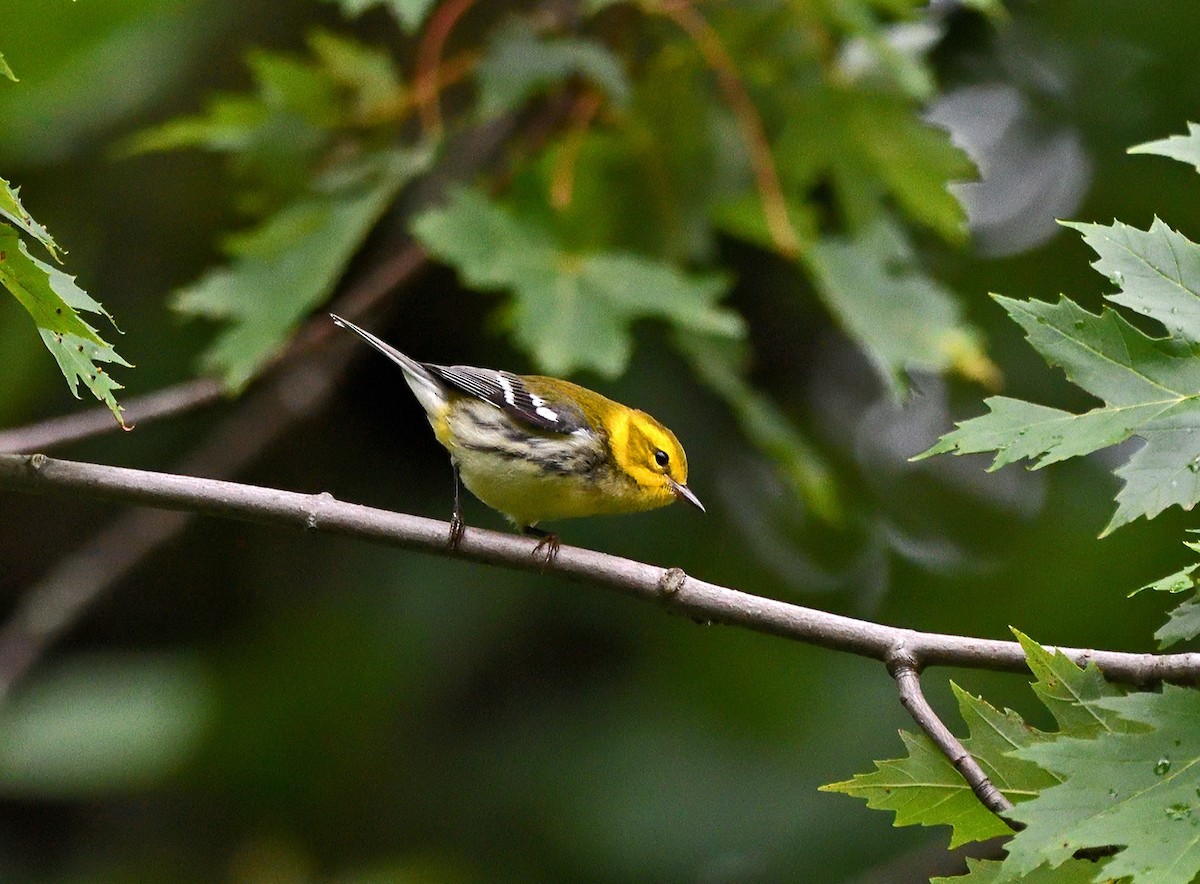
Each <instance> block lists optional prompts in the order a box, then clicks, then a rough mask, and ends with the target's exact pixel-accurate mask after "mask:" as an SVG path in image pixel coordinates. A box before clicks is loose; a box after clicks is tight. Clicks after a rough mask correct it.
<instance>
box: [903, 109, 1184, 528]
mask: <svg viewBox="0 0 1200 884" xmlns="http://www.w3.org/2000/svg"><path fill="white" fill-rule="evenodd" d="M1198 143H1200V129H1197V128H1196V127H1195V126H1192V127H1191V132H1190V134H1189V135H1188V136H1186V137H1184V138H1178V139H1175V138H1170V139H1166V140H1164V141H1160V142H1152V143H1151V144H1147V145H1142V146H1141V147H1139V148H1135V150H1136V151H1140V152H1149V153H1162V154H1164V155H1167V156H1173V157H1176V158H1179V159H1186V160H1188V161H1190V160H1191V158H1192V152H1193V151H1194V150H1195V149H1196V147H1197V144H1198ZM1197 168H1198V169H1200V165H1198V166H1197ZM1067 226H1069V227H1072V228H1074V229H1076V230H1078V231H1079V232H1080V233H1081V234H1082V235H1083V239H1084V242H1086V243H1087V244H1088V245H1089V246H1090V247H1091V248H1092V249H1093V250H1094V251H1095V252H1096V254H1097V256H1098V260H1096V261H1095V262H1094V263H1093V265H1092V266H1093V267H1094V268H1095V269H1096V270H1097V271H1098V272H1100V273H1102V274H1104V275H1105V276H1107V277H1108V278H1109V279H1110V280H1111V281H1112V282H1113V283H1114V284H1115V285H1116V286H1117V287H1118V289H1119V291H1117V292H1115V293H1112V294H1108V295H1106V296H1105V297H1106V298H1107V299H1108V300H1109V301H1111V302H1112V303H1114V304H1119V305H1121V306H1124V307H1128V308H1129V309H1131V310H1134V311H1136V312H1137V313H1140V314H1142V315H1144V316H1147V317H1149V318H1151V319H1154V320H1156V321H1157V322H1158V323H1160V324H1161V325H1162V326H1163V327H1164V328H1165V329H1166V332H1167V333H1166V335H1165V336H1164V337H1152V336H1151V335H1148V334H1146V333H1145V332H1143V331H1141V330H1140V329H1139V328H1137V327H1135V326H1134V325H1132V324H1131V323H1129V322H1128V321H1127V320H1126V319H1124V318H1123V317H1122V316H1121V315H1120V314H1119V313H1117V312H1115V311H1113V310H1111V309H1108V308H1105V309H1104V310H1102V311H1101V313H1100V314H1099V315H1096V314H1092V313H1089V312H1088V311H1086V310H1084V309H1083V308H1081V307H1079V306H1078V305H1077V304H1075V303H1074V302H1072V301H1069V300H1067V299H1066V298H1061V299H1060V300H1059V302H1058V303H1057V304H1046V303H1042V302H1039V301H1016V300H1013V299H1010V298H1003V297H1000V296H994V297H996V300H997V301H998V302H999V303H1000V305H1001V306H1002V307H1004V309H1005V310H1007V311H1008V314H1009V316H1011V317H1012V318H1013V319H1014V320H1015V321H1016V322H1017V323H1018V324H1020V325H1021V326H1022V327H1023V328H1024V329H1025V333H1026V337H1027V339H1028V340H1029V343H1030V344H1031V345H1032V346H1033V347H1034V349H1036V350H1037V351H1038V352H1039V353H1041V354H1042V356H1043V357H1044V358H1045V359H1046V360H1047V361H1048V362H1049V363H1050V364H1051V365H1058V366H1061V367H1062V369H1063V370H1064V372H1065V373H1066V376H1067V378H1068V380H1070V381H1072V382H1073V383H1075V384H1077V385H1078V386H1080V387H1082V388H1083V389H1084V390H1086V391H1087V392H1089V393H1091V394H1092V395H1094V396H1095V397H1097V398H1098V399H1100V400H1101V401H1102V402H1103V403H1104V404H1103V405H1102V406H1100V407H1097V408H1093V409H1092V410H1091V411H1088V412H1085V413H1084V414H1073V413H1071V412H1068V411H1063V410H1061V409H1057V408H1049V407H1046V406H1043V405H1037V404H1034V403H1031V402H1023V401H1021V400H1018V399H1010V398H1007V397H1002V396H997V397H993V398H991V399H989V400H987V402H986V404H987V406H988V408H989V410H990V413H989V414H986V415H983V416H982V417H977V418H973V419H971V420H968V421H964V422H962V423H960V424H959V425H958V428H957V429H956V430H954V431H953V432H951V433H948V434H946V435H945V436H943V437H942V438H941V439H940V440H939V441H938V443H937V444H936V445H934V446H933V447H932V448H930V449H929V450H928V451H926V452H924V453H923V454H921V455H919V456H918V457H928V456H929V455H932V454H940V453H945V452H954V453H956V454H965V453H969V452H982V451H994V452H996V457H995V459H994V461H993V464H992V468H993V469H996V468H999V467H1001V466H1003V465H1004V464H1007V463H1011V462H1013V461H1017V460H1022V459H1029V460H1032V461H1033V468H1034V469H1038V468H1040V467H1044V466H1046V465H1048V464H1051V463H1055V462H1057V461H1060V460H1064V459H1066V458H1069V457H1078V456H1079V455H1083V454H1090V453H1091V452H1093V451H1097V450H1099V449H1101V448H1107V447H1109V446H1111V445H1116V444H1119V443H1121V442H1124V441H1125V440H1126V439H1128V438H1130V437H1131V436H1137V437H1139V438H1141V439H1143V440H1144V441H1145V443H1146V444H1145V445H1144V446H1143V447H1142V448H1141V449H1140V450H1138V451H1137V452H1136V453H1135V454H1134V455H1133V456H1132V457H1131V458H1130V459H1129V461H1128V462H1127V463H1126V464H1125V465H1124V466H1122V467H1120V468H1119V469H1118V470H1117V471H1116V472H1117V475H1118V476H1120V477H1121V478H1122V479H1124V485H1123V486H1122V488H1121V490H1120V492H1119V493H1118V494H1117V509H1116V512H1115V513H1114V514H1113V517H1112V519H1111V520H1110V521H1109V524H1108V526H1107V527H1106V528H1105V529H1104V532H1103V533H1104V534H1107V533H1109V532H1111V531H1113V530H1114V529H1115V528H1118V527H1120V526H1121V525H1124V524H1125V523H1127V522H1130V521H1132V520H1133V519H1136V518H1138V517H1139V516H1146V517H1147V518H1152V517H1153V516H1155V515H1157V514H1158V513H1160V512H1162V510H1164V509H1166V508H1167V507H1169V506H1172V505H1178V506H1181V507H1183V508H1184V509H1191V508H1192V507H1193V506H1194V505H1195V504H1196V502H1197V501H1198V500H1200V432H1197V430H1200V359H1197V355H1200V246H1198V245H1197V244H1196V243H1194V242H1192V241H1191V240H1189V239H1188V238H1187V237H1185V236H1184V235H1183V234H1181V233H1179V232H1177V231H1175V230H1172V229H1171V228H1170V227H1168V226H1167V225H1166V224H1164V223H1163V222H1162V221H1160V220H1158V219H1157V218H1155V219H1154V222H1153V223H1152V224H1151V226H1150V228H1149V229H1148V230H1139V229H1137V228H1135V227H1130V226H1128V225H1126V224H1122V223H1121V222H1119V221H1118V222H1114V223H1113V224H1111V225H1101V224H1068V225H1067Z"/></svg>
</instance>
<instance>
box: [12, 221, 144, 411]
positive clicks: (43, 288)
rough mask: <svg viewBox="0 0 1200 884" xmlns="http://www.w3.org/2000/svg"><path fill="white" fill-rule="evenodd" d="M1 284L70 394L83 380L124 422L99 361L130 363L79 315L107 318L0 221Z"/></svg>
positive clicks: (114, 384) (117, 387) (71, 279)
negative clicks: (28, 321) (27, 318)
mask: <svg viewBox="0 0 1200 884" xmlns="http://www.w3.org/2000/svg"><path fill="white" fill-rule="evenodd" d="M0 286H3V287H4V288H6V289H8V290H9V292H11V293H12V295H13V297H15V298H16V299H17V301H18V302H19V303H20V304H21V306H22V307H24V308H25V310H26V311H27V312H28V313H29V315H30V317H31V318H32V319H33V321H34V324H35V325H37V328H38V332H39V333H40V334H41V337H42V341H43V343H45V345H46V349H48V350H49V351H50V353H51V355H52V356H54V360H55V361H56V362H57V363H58V367H59V369H60V370H61V371H62V373H63V377H65V378H66V379H67V385H68V386H69V387H70V389H71V393H72V395H74V396H76V397H78V396H79V384H80V383H81V382H82V383H83V385H84V386H85V387H87V388H88V390H90V391H91V393H92V395H94V396H95V397H96V398H97V399H99V400H100V401H101V402H103V403H104V404H105V405H107V406H108V408H109V410H110V411H111V412H112V413H113V417H115V418H116V419H117V421H119V422H120V423H121V425H122V426H124V421H123V420H122V419H121V406H120V405H118V404H117V400H116V396H115V392H116V391H117V390H120V389H121V385H120V384H119V383H117V382H116V381H115V380H113V378H112V376H111V375H109V374H108V373H107V372H106V371H105V370H104V368H103V367H102V365H100V364H99V363H105V364H111V363H115V364H117V365H124V366H127V367H128V366H129V363H128V362H126V361H125V360H124V359H122V358H121V357H120V356H119V355H117V352H116V350H114V349H113V347H112V345H111V344H109V343H108V342H106V341H105V340H104V339H103V338H101V337H100V335H99V334H98V333H97V331H96V329H94V328H92V326H90V325H89V324H88V323H86V322H85V321H84V320H83V318H82V317H81V316H80V315H79V311H85V312H90V313H99V314H101V315H102V316H104V317H106V318H107V319H109V320H110V321H111V319H112V317H111V316H109V315H108V312H107V311H106V310H105V309H104V308H103V307H102V306H100V304H99V302H98V301H96V300H94V299H93V298H92V297H91V296H89V295H88V294H87V292H85V291H84V290H83V289H81V288H80V287H79V286H78V285H76V284H75V278H74V277H72V276H68V275H67V274H65V273H63V272H62V271H61V270H59V269H58V268H56V267H52V266H51V265H49V264H46V263H44V262H42V261H39V260H38V259H37V258H34V257H33V256H32V255H30V254H29V251H28V250H27V249H26V248H25V243H24V242H22V241H21V239H20V236H19V234H18V233H17V230H16V228H14V227H11V226H9V225H8V224H3V223H0Z"/></svg>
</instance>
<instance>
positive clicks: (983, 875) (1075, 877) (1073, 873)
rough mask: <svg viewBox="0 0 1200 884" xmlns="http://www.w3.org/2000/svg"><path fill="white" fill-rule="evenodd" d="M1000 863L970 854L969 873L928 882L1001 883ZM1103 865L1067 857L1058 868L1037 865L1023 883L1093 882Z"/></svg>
mask: <svg viewBox="0 0 1200 884" xmlns="http://www.w3.org/2000/svg"><path fill="white" fill-rule="evenodd" d="M1001 865H1002V864H1001V863H1000V861H999V860H990V859H974V858H973V857H967V870H968V871H967V874H965V875H958V876H956V877H953V878H931V879H930V880H929V884H998V882H999V881H1000V880H1001V877H1002V875H1003V872H1002V869H1001ZM1103 866H1104V863H1103V862H1100V863H1095V862H1091V861H1090V860H1085V859H1071V860H1067V861H1066V862H1065V863H1063V864H1062V865H1061V866H1058V867H1056V868H1051V867H1049V866H1038V867H1037V868H1036V869H1034V870H1033V871H1032V872H1030V873H1029V874H1027V875H1025V876H1024V877H1022V878H1021V884H1090V882H1092V881H1094V880H1095V879H1096V873H1097V872H1098V871H1099V870H1100V869H1102V868H1103ZM1103 880H1106V881H1107V880H1109V879H1108V878H1104V879H1103Z"/></svg>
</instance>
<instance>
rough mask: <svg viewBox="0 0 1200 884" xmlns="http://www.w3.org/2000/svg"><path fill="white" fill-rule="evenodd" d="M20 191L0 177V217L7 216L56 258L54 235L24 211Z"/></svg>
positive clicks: (56, 246) (57, 252) (57, 250)
mask: <svg viewBox="0 0 1200 884" xmlns="http://www.w3.org/2000/svg"><path fill="white" fill-rule="evenodd" d="M20 192H21V189H20V188H19V187H13V186H12V185H11V184H9V183H8V182H7V181H5V180H4V179H3V178H0V218H7V219H8V220H9V221H11V222H12V223H13V224H15V225H17V227H19V228H21V229H22V230H24V231H25V232H26V233H28V234H29V235H30V236H32V237H33V238H34V239H36V240H37V241H38V242H40V243H41V244H42V245H43V246H44V247H45V249H46V251H48V252H49V253H50V254H51V256H52V257H53V258H54V259H55V260H58V258H59V248H58V243H56V242H55V241H54V237H52V236H51V235H50V232H49V231H48V230H46V228H45V227H43V226H42V225H40V224H38V223H37V222H36V221H34V220H33V216H32V215H30V214H29V213H28V212H27V211H25V207H24V206H23V205H21V200H20Z"/></svg>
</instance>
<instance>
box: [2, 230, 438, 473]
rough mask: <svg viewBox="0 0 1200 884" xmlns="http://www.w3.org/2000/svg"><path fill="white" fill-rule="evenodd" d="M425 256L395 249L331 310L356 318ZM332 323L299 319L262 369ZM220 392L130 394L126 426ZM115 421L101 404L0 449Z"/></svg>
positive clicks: (191, 386) (8, 437)
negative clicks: (299, 324) (287, 341)
mask: <svg viewBox="0 0 1200 884" xmlns="http://www.w3.org/2000/svg"><path fill="white" fill-rule="evenodd" d="M428 260H429V259H428V256H427V255H426V254H425V250H424V249H422V248H421V247H420V246H419V245H418V244H416V243H415V242H410V243H408V244H406V245H405V246H404V247H403V248H400V249H398V250H396V251H395V252H394V253H393V254H392V255H391V257H389V258H388V259H387V260H385V261H383V262H382V263H380V264H379V265H378V266H377V267H375V268H374V269H373V270H371V271H370V272H369V273H368V274H367V275H366V276H364V277H363V278H362V279H361V280H360V281H359V282H358V283H356V284H355V285H354V286H353V287H352V288H351V289H350V290H348V291H347V292H346V294H345V295H343V296H342V297H341V298H339V299H338V301H337V304H336V306H335V309H336V310H337V311H338V312H339V313H344V314H346V315H347V316H349V317H351V318H358V317H361V316H362V315H363V314H364V313H366V312H367V311H368V310H370V309H371V308H372V307H373V306H374V304H375V303H377V302H378V301H379V299H380V298H381V297H382V296H383V295H386V294H387V293H388V292H390V291H391V290H392V289H394V288H395V287H396V286H397V285H399V284H400V283H401V282H403V281H404V280H406V279H408V278H409V277H411V276H412V275H413V274H414V273H416V271H417V270H418V269H420V268H421V267H423V266H424V265H425V264H426V263H427V261H428ZM331 329H333V326H332V325H331V324H330V322H329V321H328V319H327V317H326V314H325V312H324V311H322V312H321V313H319V314H317V315H316V316H314V317H313V318H312V319H310V320H309V321H308V322H307V323H305V324H304V325H303V326H302V327H301V328H300V330H299V331H298V332H297V333H296V334H295V336H294V337H293V338H292V341H291V343H290V344H289V345H288V346H287V347H286V348H285V349H284V350H283V352H282V353H280V355H278V356H276V357H275V358H274V359H273V360H271V362H270V363H269V364H268V366H267V367H266V368H265V369H264V372H265V371H268V370H269V369H271V368H274V367H276V366H278V365H280V364H286V363H287V362H289V361H290V360H293V359H295V358H296V357H298V356H302V355H304V354H307V353H310V352H312V351H313V350H315V349H316V348H318V347H320V346H321V345H323V344H325V342H326V341H327V340H328V339H329V338H330V337H331V334H330V331H331ZM223 395H224V390H223V389H222V387H221V384H220V382H219V381H217V380H214V379H213V378H196V379H195V380H191V381H184V382H183V383H181V384H175V385H174V386H170V387H164V388H163V389H161V390H158V391H156V392H153V393H147V394H145V395H144V396H135V397H134V398H132V399H129V400H127V401H126V403H125V419H126V422H127V423H128V424H130V426H131V427H132V426H133V425H134V424H138V423H144V422H146V421H151V420H154V419H157V418H162V417H173V416H176V415H179V414H183V413H185V412H189V411H193V410H195V409H197V408H200V407H203V406H205V405H211V404H212V403H214V402H217V401H219V400H220V399H221V398H222V397H223ZM118 427H119V424H116V423H114V422H113V419H112V412H111V411H109V410H108V408H106V407H105V406H97V407H94V408H89V409H87V410H85V411H81V412H78V413H76V414H68V415H63V416H61V417H54V418H50V419H49V420H44V421H39V422H38V423H35V424H27V425H25V426H23V427H13V428H12V429H8V430H0V453H18V452H22V451H24V452H29V451H44V450H45V449H47V448H54V447H56V446H59V445H66V444H68V443H71V442H78V441H80V440H83V439H88V438H91V437H93V436H102V435H105V434H107V433H111V432H113V431H114V430H115V429H117V428H118Z"/></svg>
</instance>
